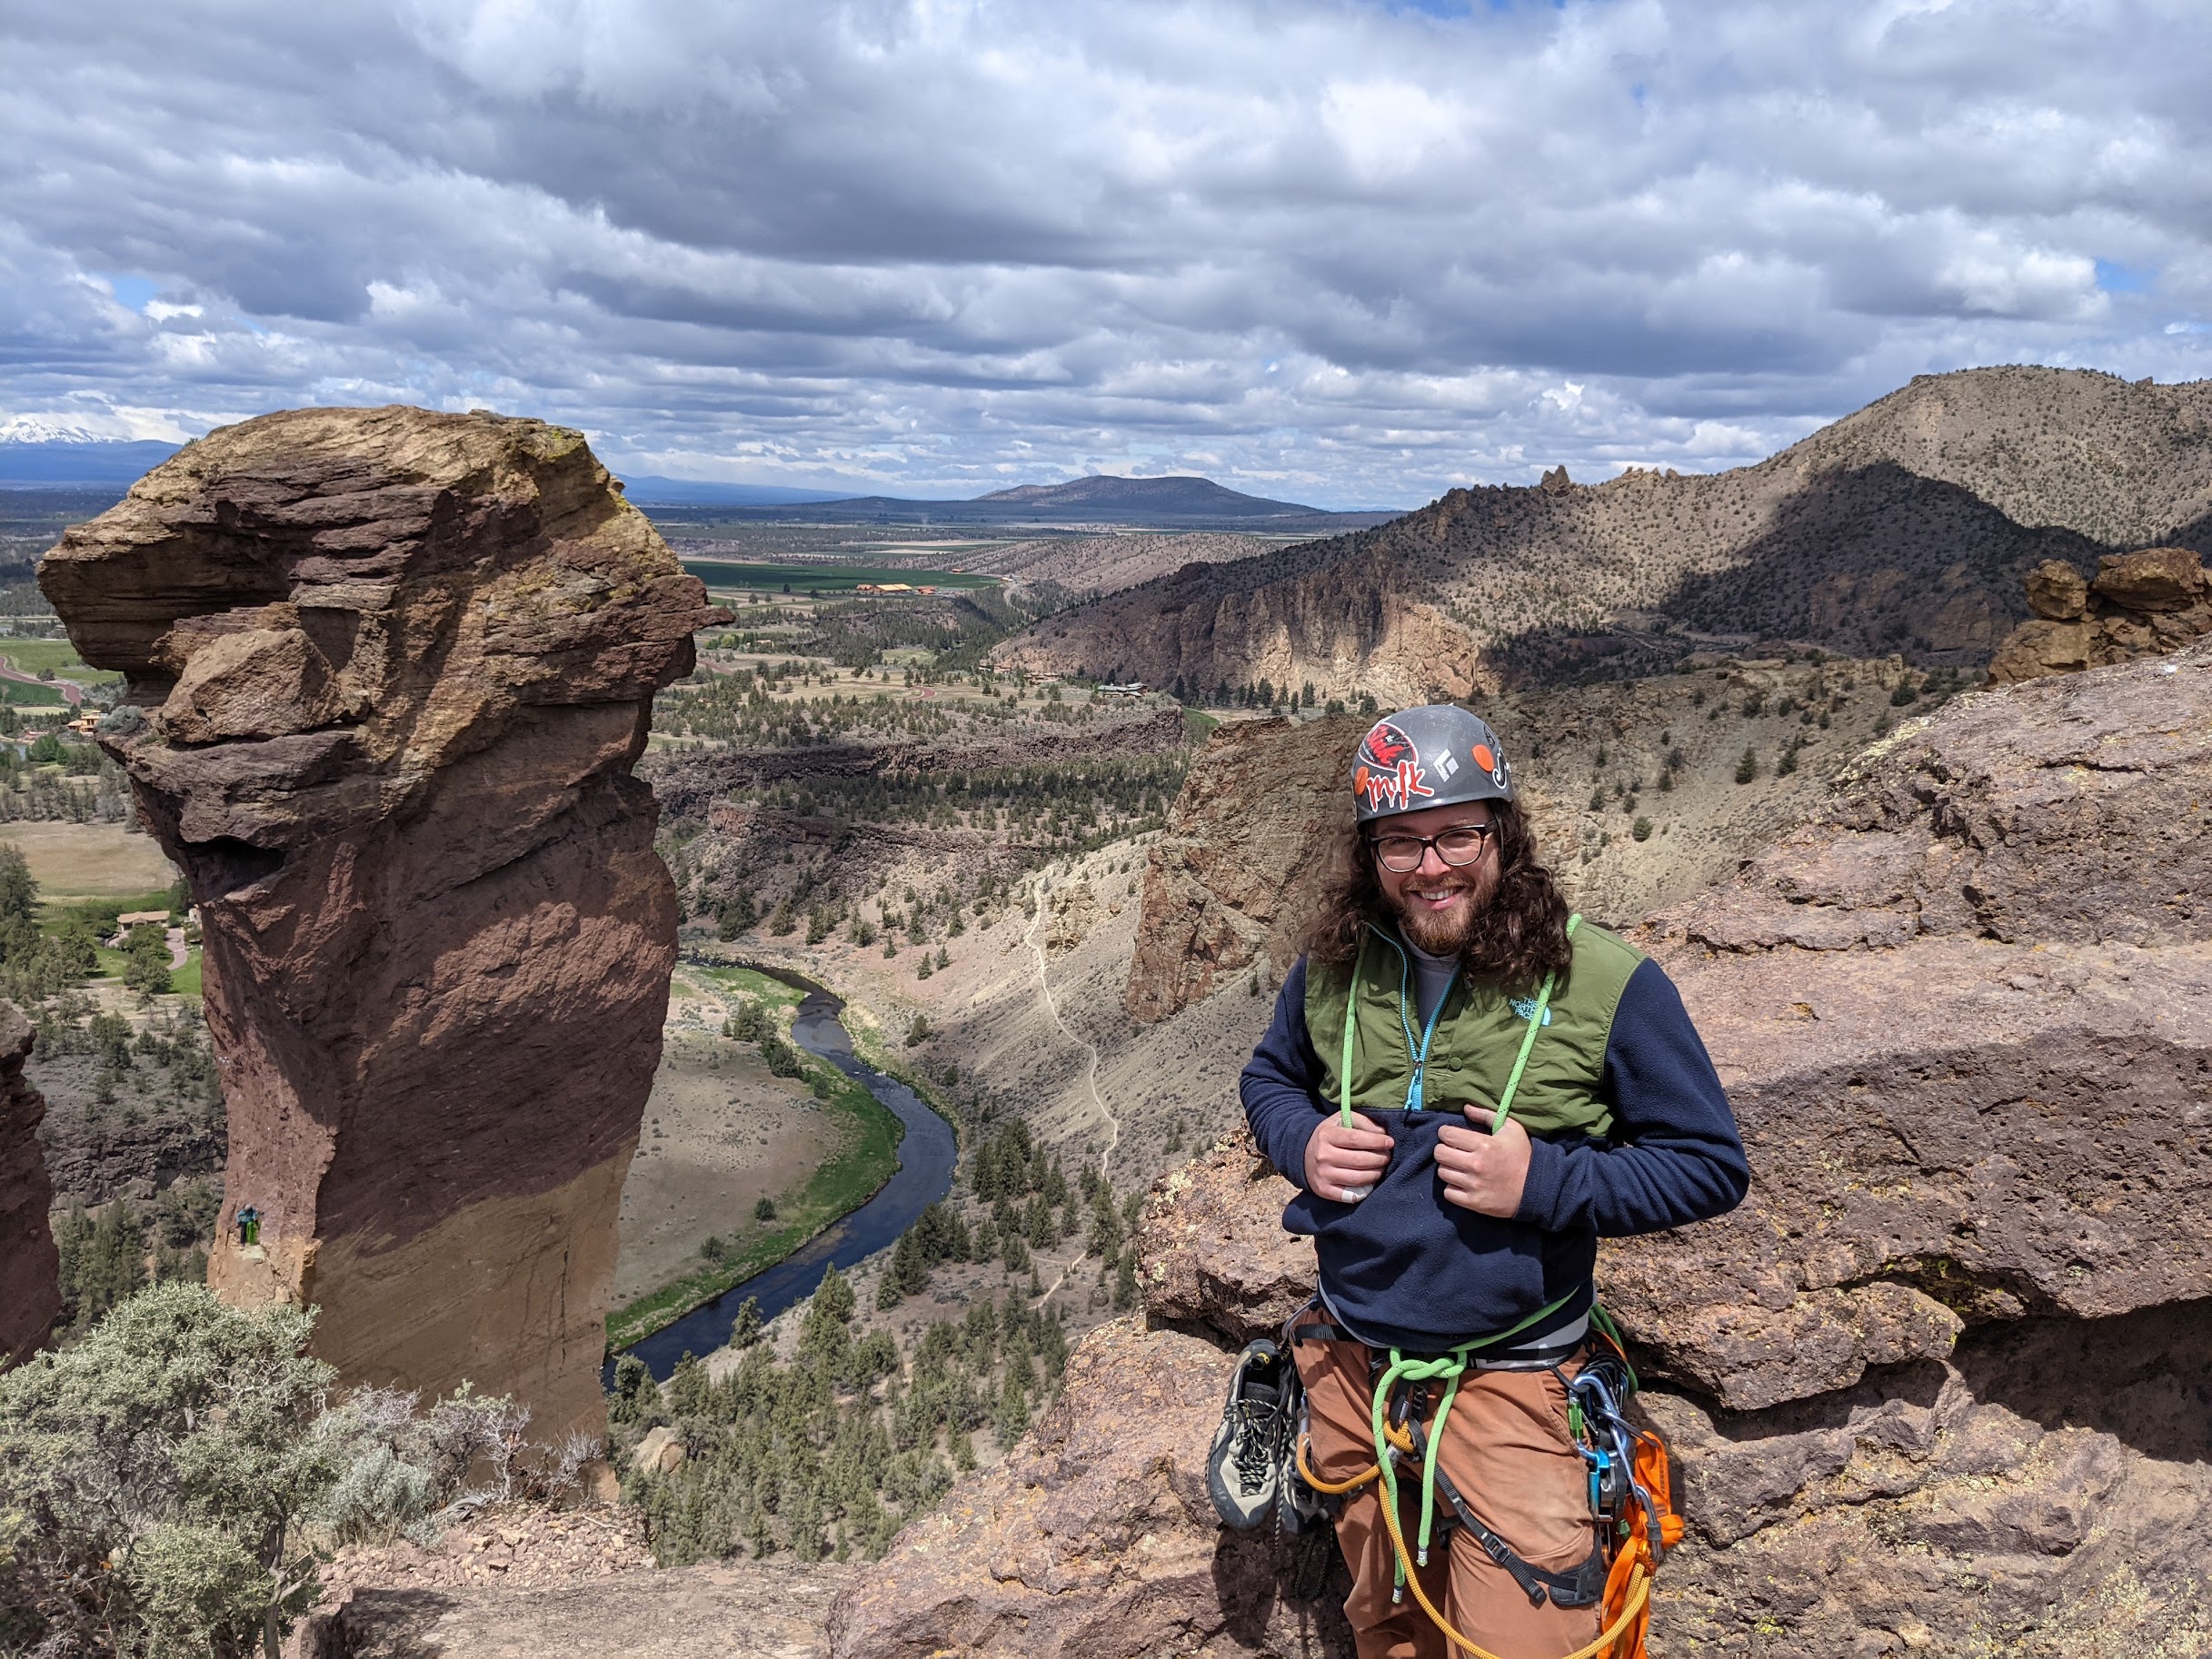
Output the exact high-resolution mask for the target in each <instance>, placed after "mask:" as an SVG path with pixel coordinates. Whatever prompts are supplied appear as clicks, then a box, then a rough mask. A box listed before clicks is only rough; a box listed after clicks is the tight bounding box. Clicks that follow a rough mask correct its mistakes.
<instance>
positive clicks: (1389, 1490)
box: [1369, 1290, 1577, 1588]
mask: <svg viewBox="0 0 2212 1659" xmlns="http://www.w3.org/2000/svg"><path fill="white" fill-rule="evenodd" d="M1576 1294H1577V1293H1576V1292H1574V1291H1571V1290H1570V1291H1569V1292H1568V1293H1567V1294H1566V1295H1565V1296H1561V1297H1560V1298H1559V1300H1558V1301H1556V1302H1554V1303H1552V1304H1551V1305H1550V1306H1549V1307H1539V1308H1538V1309H1537V1310H1536V1311H1535V1312H1534V1313H1532V1314H1530V1315H1529V1316H1528V1317H1527V1318H1526V1319H1523V1320H1521V1321H1520V1324H1518V1325H1513V1326H1508V1327H1507V1328H1506V1329H1504V1330H1502V1331H1493V1332H1492V1333H1491V1334H1490V1336H1481V1337H1478V1338H1476V1340H1474V1341H1473V1342H1463V1343H1461V1344H1460V1346H1458V1347H1456V1348H1454V1349H1452V1350H1451V1351H1450V1353H1449V1354H1440V1355H1439V1356H1437V1357H1436V1358H1434V1359H1408V1358H1407V1357H1406V1356H1404V1355H1403V1354H1401V1353H1400V1352H1399V1351H1398V1350H1397V1349H1396V1348H1392V1349H1391V1350H1390V1365H1389V1366H1386V1367H1385V1368H1384V1370H1383V1373H1382V1375H1381V1376H1380V1377H1378V1378H1376V1379H1375V1393H1374V1397H1373V1398H1372V1399H1371V1400H1370V1402H1369V1406H1370V1413H1369V1418H1370V1425H1371V1426H1372V1427H1373V1429H1374V1431H1375V1464H1376V1466H1377V1467H1378V1468H1380V1470H1381V1472H1382V1489H1383V1490H1382V1501H1383V1502H1384V1503H1386V1504H1390V1505H1396V1504H1397V1502H1398V1475H1397V1472H1396V1470H1395V1468H1394V1467H1393V1466H1392V1462H1391V1456H1392V1453H1393V1451H1394V1448H1393V1447H1392V1446H1391V1445H1390V1435H1388V1434H1387V1433H1386V1432H1385V1420H1386V1419H1387V1417H1388V1416H1389V1414H1390V1394H1391V1391H1392V1390H1393V1389H1395V1388H1396V1387H1397V1386H1398V1385H1399V1384H1400V1383H1427V1382H1434V1381H1438V1380H1442V1381H1443V1382H1444V1384H1445V1388H1444V1397H1443V1398H1442V1399H1441V1400H1440V1401H1439V1402H1438V1403H1437V1408H1436V1421H1435V1422H1434V1423H1433V1424H1431V1425H1430V1428H1429V1451H1428V1455H1426V1456H1424V1457H1423V1458H1422V1459H1421V1508H1420V1555H1419V1556H1418V1558H1417V1559H1416V1562H1415V1565H1418V1566H1424V1567H1425V1566H1427V1565H1429V1539H1430V1534H1431V1533H1432V1531H1433V1530H1434V1527H1435V1523H1436V1471H1437V1465H1438V1464H1439V1463H1440V1461H1441V1460H1442V1458H1443V1455H1444V1425H1445V1424H1446V1422H1448V1421H1449V1420H1450V1416H1451V1403H1452V1401H1453V1400H1455V1399H1456V1398H1458V1397H1459V1393H1460V1377H1461V1376H1465V1375H1466V1373H1467V1361H1468V1358H1469V1356H1470V1355H1474V1354H1479V1353H1480V1352H1481V1351H1482V1350H1483V1349H1484V1348H1490V1347H1495V1346H1498V1344H1500V1343H1501V1342H1503V1341H1505V1340H1506V1338H1507V1337H1509V1336H1520V1333H1521V1332H1523V1331H1525V1330H1527V1329H1528V1328H1529V1326H1531V1325H1534V1324H1535V1323H1537V1321H1538V1320H1539V1319H1549V1317H1551V1316H1552V1315H1553V1314H1556V1313H1558V1312H1559V1309H1560V1308H1562V1307H1564V1306H1567V1304H1568V1303H1569V1302H1571V1301H1573V1300H1574V1299H1575V1296H1576ZM1405 1582H1406V1564H1405V1563H1404V1562H1402V1561H1400V1562H1399V1563H1398V1565H1397V1569H1396V1577H1395V1579H1394V1580H1393V1588H1397V1587H1402V1586H1403V1585H1404V1584H1405Z"/></svg>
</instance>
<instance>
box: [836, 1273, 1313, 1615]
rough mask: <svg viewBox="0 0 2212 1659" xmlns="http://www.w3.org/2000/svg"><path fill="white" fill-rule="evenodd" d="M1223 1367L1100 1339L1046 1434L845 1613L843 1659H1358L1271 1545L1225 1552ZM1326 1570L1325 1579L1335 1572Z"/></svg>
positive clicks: (1141, 1340)
mask: <svg viewBox="0 0 2212 1659" xmlns="http://www.w3.org/2000/svg"><path fill="white" fill-rule="evenodd" d="M1229 1364H1230V1361H1229V1357H1228V1356H1225V1355H1224V1354H1223V1353H1222V1352H1221V1350H1220V1349H1219V1348H1218V1347H1217V1346H1215V1345H1214V1344H1213V1343H1211V1342H1210V1341H1207V1340H1206V1339H1205V1338H1203V1337H1202V1336H1191V1335H1186V1334H1184V1333H1181V1332H1178V1331H1173V1330H1169V1329H1164V1328H1155V1327H1151V1326H1148V1325H1147V1323H1146V1322H1145V1321H1144V1320H1143V1319H1141V1318H1137V1317H1131V1318H1125V1319H1117V1320H1115V1321H1113V1322H1112V1323H1111V1324H1108V1325H1102V1326H1099V1327H1098V1329H1097V1330H1095V1331H1093V1332H1092V1333H1091V1335H1090V1336H1088V1337H1086V1338H1085V1339H1084V1340H1083V1342H1082V1344H1081V1346H1079V1347H1078V1348H1077V1349H1076V1351H1075V1353H1074V1354H1073V1355H1072V1356H1071V1357H1070V1359H1069V1362H1068V1371H1067V1377H1066V1385H1065V1392H1064V1393H1063V1394H1062V1395H1061V1397H1060V1399H1059V1400H1058V1401H1056V1402H1055V1403H1054V1404H1053V1405H1052V1406H1051V1408H1050V1409H1049V1410H1047V1411H1046V1412H1045V1414H1044V1415H1043V1416H1041V1418H1040V1419H1039V1420H1038V1423H1037V1426H1036V1428H1035V1429H1034V1430H1033V1431H1032V1432H1031V1434H1030V1435H1027V1436H1026V1437H1025V1438H1024V1439H1023V1440H1022V1441H1021V1443H1020V1444H1019V1445H1016V1446H1015V1448H1014V1449H1013V1451H1012V1452H1011V1453H1010V1454H1009V1455H1008V1456H1007V1457H1006V1458H1005V1459H1004V1460H1003V1461H1002V1462H1001V1463H1000V1464H999V1465H998V1466H997V1467H995V1468H993V1469H991V1471H990V1472H989V1473H987V1474H985V1475H979V1476H976V1477H974V1478H972V1479H971V1480H969V1481H967V1482H966V1483H964V1484H962V1485H960V1486H956V1487H955V1488H954V1489H953V1491H952V1495H950V1496H948V1497H947V1498H945V1499H944V1501H943V1502H942V1503H941V1504H940V1505H938V1506H937V1507H936V1508H935V1509H934V1510H932V1512H931V1513H930V1514H929V1515H925V1516H923V1517H922V1519H921V1520H919V1521H917V1522H916V1523H915V1524H914V1525H912V1526H910V1527H908V1528H907V1529H906V1531H905V1532H904V1533H902V1534H901V1535H900V1538H899V1542H898V1544H897V1545H896V1546H895V1548H894V1549H893V1551H892V1555H891V1556H890V1557H889V1558H888V1559H887V1560H886V1561H885V1562H884V1563H883V1564H882V1567H880V1568H879V1569H878V1570H877V1571H876V1572H875V1573H872V1574H871V1575H868V1576H867V1577H866V1578H864V1579H862V1581H861V1582H860V1583H859V1584H855V1585H854V1586H853V1587H852V1589H851V1590H849V1591H847V1592H846V1593H845V1594H843V1595H842V1596H841V1597H839V1599H838V1601H837V1604H836V1605H835V1606H834V1607H833V1608H832V1611H831V1614H830V1644H831V1652H832V1654H837V1655H839V1656H840V1659H858V1656H859V1655H862V1654H865V1655H867V1656H868V1659H935V1656H937V1655H945V1654H1005V1655H1008V1656H1009V1659H1012V1656H1014V1655H1019V1656H1020V1659H1079V1656H1081V1655H1089V1654H1114V1655H1117V1656H1126V1659H1137V1656H1138V1655H1140V1654H1229V1653H1266V1654H1298V1655H1311V1656H1312V1659H1322V1656H1323V1655H1328V1656H1330V1659H1339V1656H1341V1659H1349V1655H1350V1651H1351V1649H1350V1642H1349V1641H1348V1640H1347V1639H1346V1638H1347V1636H1348V1634H1349V1633H1348V1632H1347V1630H1346V1628H1345V1625H1344V1621H1343V1617H1342V1615H1341V1614H1340V1613H1339V1612H1338V1611H1337V1609H1336V1605H1335V1601H1334V1600H1331V1599H1330V1597H1329V1596H1327V1595H1325V1594H1324V1595H1321V1596H1319V1597H1316V1598H1314V1599H1309V1600H1300V1598H1299V1597H1298V1595H1297V1594H1293V1591H1294V1590H1296V1589H1297V1588H1299V1587H1300V1586H1297V1585H1294V1584H1288V1585H1287V1584H1284V1583H1283V1582H1281V1581H1280V1580H1279V1578H1278V1575H1277V1571H1276V1562H1277V1558H1278V1555H1279V1551H1278V1548H1277V1546H1276V1545H1274V1544H1273V1542H1272V1541H1271V1540H1270V1537H1269V1536H1268V1535H1264V1534H1262V1535H1258V1536H1247V1537H1239V1536H1236V1535H1229V1534H1225V1533H1223V1531H1222V1529H1221V1525H1220V1523H1219V1522H1218V1521H1217V1520H1216V1519H1215V1518H1214V1512H1213V1503H1212V1500H1211V1498H1209V1497H1208V1496H1207V1495H1206V1465H1205V1455H1206V1444H1207V1442H1208V1440H1209V1439H1210V1438H1211V1435H1212V1434H1213V1428H1214V1425H1215V1424H1216V1423H1217V1422H1219V1421H1220V1418H1221V1389H1222V1386H1223V1385H1224V1383H1225V1382H1226V1380H1227V1377H1228V1371H1229ZM1101 1407H1104V1408H1105V1409H1102V1410H1101ZM1301 1565H1304V1564H1301ZM1314 1565H1318V1566H1320V1568H1321V1570H1322V1572H1323V1573H1326V1570H1327V1565H1328V1562H1327V1558H1326V1557H1322V1558H1321V1559H1320V1561H1318V1562H1317V1563H1315V1564H1314ZM1341 1570H1342V1569H1341V1568H1338V1569H1337V1572H1338V1573H1339V1574H1340V1573H1341ZM1317 1576H1319V1575H1317ZM1321 1587H1322V1586H1321V1584H1320V1583H1316V1584H1313V1585H1311V1586H1309V1587H1307V1594H1308V1595H1309V1596H1311V1595H1312V1592H1313V1591H1314V1590H1317V1589H1320V1588H1321ZM1342 1595H1343V1586H1342V1585H1338V1586H1336V1591H1335V1599H1336V1600H1340V1599H1341V1597H1342Z"/></svg>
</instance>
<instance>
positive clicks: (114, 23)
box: [0, 0, 2212, 506]
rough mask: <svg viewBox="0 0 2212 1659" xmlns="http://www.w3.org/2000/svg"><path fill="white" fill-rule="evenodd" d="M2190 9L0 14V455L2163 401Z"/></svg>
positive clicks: (908, 442)
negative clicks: (2118, 389)
mask: <svg viewBox="0 0 2212 1659" xmlns="http://www.w3.org/2000/svg"><path fill="white" fill-rule="evenodd" d="M2207 63H2212V6H2207V5H2204V4H2202V0H2168V3H2167V4H2149V3H2140V4H2131V3H2128V0H1956V3H1953V4H1942V3H1940V0H1936V3H1928V4H1906V3H1903V0H1849V3H1846V4H1828V3H1825V0H1770V3H1768V4H1759V3H1755V0H1746V3H1742V4H1732V3H1726V0H1698V3H1696V4H1691V3H1689V0H1617V3H1602V0H1601V3H1595V4H1586V3H1584V0H1568V3H1566V4H1563V5H1550V4H1519V3H1518V0H1516V3H1511V4H1508V3H1505V0H1494V3H1493V0H1477V3H1476V4H1475V5H1472V6H1471V7H1470V5H1466V4H1463V3H1458V4H1455V3H1449V0H1431V3H1430V4H1426V5H1412V4H1390V3H1387V0H1253V3H1250V4H1236V3H1231V0H1185V3H1175V0H1159V3H1155V0H1099V3H1097V4H1091V3H1090V0H1033V3H1031V0H846V3H842V4H840V3H835V0H805V3H793V0H774V3H770V4H754V3H752V0H719V3H717V0H412V3H410V0H383V3H381V4H366V3H360V4H356V3H354V0H314V4H311V5H300V4H297V3H296V0H158V3H155V0H0V143H5V146H6V155H7V161H6V164H5V166H0V418H5V417H9V416H15V417H22V416H39V417H43V418H45V419H48V420H52V421H55V422H61V423H64V424H68V425H74V426H79V427H84V428H87V429H90V430H94V431H98V432H110V433H114V434H115V435H129V436H140V437H151V436H167V437H183V436H185V435H189V434H194V433H197V432H203V431H204V430H206V428H207V427H208V426H210V425H212V424H216V423H219V422H224V421H227V420H234V419H236V418H238V417H240V416H243V415H247V414H252V413H255V412H261V411H264V410H268V409H274V408H281V407H284V406H287V405H293V404H298V403H305V402H391V401H404V402H418V403H426V404H432V405H436V406H442V407H447V408H453V409H466V408H472V407H476V406H489V407H494V408H498V409H501V410H505V411H511V412H523V413H530V414H536V415H542V416H544V417H547V418H549V419H553V420H557V421H561V422H567V423H571V424H573V425H577V426H581V427H583V428H584V429H585V430H586V431H587V432H590V433H591V434H592V436H593V442H594V443H595V444H596V445H597V447H598V448H599V449H600V451H601V452H602V453H603V455H604V456H605V457H606V458H607V459H609V460H610V461H611V462H613V463H614V464H616V465H617V466H618V467H621V468H623V469H625V470H628V471H631V472H665V473H672V474H676V475H680V476H686V477H697V478H722V479H730V480H737V481H742V482H754V483H786V484H802V485H813V484H822V483H827V484H831V485H833V486H842V485H845V484H847V483H855V484H860V483H864V484H866V485H868V486H869V487H882V488H887V489H892V490H896V491H902V492H916V493H971V492H975V491H977V490H980V489H985V488H997V487H1001V486H1002V485H1004V484H1007V483H1015V482H1049V481H1051V480H1056V479H1059V478H1063V477H1070V476H1074V475H1077V474H1080V473H1083V472H1140V473H1151V472H1206V473H1209V474H1211V475H1212V476H1214V477H1217V478H1220V479H1222V480H1223V481H1225V482H1231V483H1234V484H1237V485H1239V486H1241V487H1242V488H1246V489H1250V490H1254V491H1257V492H1262V493H1268V494H1275V495H1284V496H1290V497H1292V498H1295V499H1301V500H1307V501H1312V502H1320V503H1323V504H1328V505H1344V506H1350V505H1358V504H1393V505H1395V504H1410V503H1414V502H1421V501H1425V500H1427V499H1429V498H1430V497H1431V496H1433V495H1435V494H1436V493H1437V492H1439V491H1440V490H1441V489H1444V488H1446V487H1448V486H1450V484H1453V483H1456V482H1474V481H1490V482H1528V481H1530V480H1532V479H1533V478H1534V477H1535V475H1536V474H1537V472H1539V471H1540V470H1541V469H1542V468H1543V467H1545V466H1548V465H1549V464H1551V463H1552V462H1559V461H1564V462H1566V463H1567V464H1568V465H1569V468H1570V470H1571V471H1572V472H1574V473H1575V475H1576V476H1578V477H1583V478H1590V477H1598V476H1603V475H1606V474H1609V473H1610V472H1615V471H1617V470H1619V467H1620V466H1622V465H1625V464H1629V463H1644V464H1659V465H1669V466H1679V467H1681V468H1684V469H1685V470H1688V469H1709V468H1716V467H1721V466H1728V465H1732V464H1735V463H1737V462H1741V461H1745V460H1749V459H1756V458H1757V457H1759V456H1760V455H1763V454H1765V453H1768V452H1770V451H1771V450H1773V449H1775V448H1778V447H1779V446H1780V445H1781V444H1783V443H1786V442H1789V441H1791V440H1792V439H1794V438H1797V437H1798V436H1801V435H1802V434H1803V433H1804V432H1808V431H1809V430H1811V429H1812V428H1813V427H1815V426H1817V425H1818V424H1820V423H1821V422H1824V421H1826V420H1828V419H1832V418H1834V417H1835V416H1836V415H1838V414H1841V413H1844V412H1848V411H1849V410H1851V409H1853V408H1855V407H1857V406H1858V405H1859V404H1861V403H1864V402H1868V401H1869V400H1870V399H1872V398H1874V397H1876V396H1878V395H1880V394H1881V393H1882V392H1887V391H1889V390H1891V389H1893V388H1894V387H1896V386H1898V385H1899V384H1901V383H1903V382H1905V381H1906V380H1907V379H1908V378H1909V377H1910V376H1912V375H1913V374H1915V373H1921V372H1924V371H1930V370H1942V369H1950V368H1958V367H1962V366H1966V365H1969V364H1974V363H1995V362H2040V363H2066V364H2078V365H2086V366H2091V367H2097V368H2104V369H2109V370H2112V371H2115V372H2117V373H2121V374H2125V375H2127V376H2128V377H2130V378H2137V377H2140V376H2142V375H2146V374H2149V375H2156V376H2157V377H2158V378H2160V379H2162V380H2170V379H2194V378H2198V377H2202V376H2204V375H2207V373H2212V246H2208V245H2207V244H2208V243H2212V97H2208V96H2207V93H2206V89H2205V86H2206V84H2205V68H2206V65H2207Z"/></svg>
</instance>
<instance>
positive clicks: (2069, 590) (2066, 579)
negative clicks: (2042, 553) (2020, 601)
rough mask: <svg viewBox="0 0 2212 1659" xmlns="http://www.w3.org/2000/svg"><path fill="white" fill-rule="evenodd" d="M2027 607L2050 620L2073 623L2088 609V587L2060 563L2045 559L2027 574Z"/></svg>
mask: <svg viewBox="0 0 2212 1659" xmlns="http://www.w3.org/2000/svg"><path fill="white" fill-rule="evenodd" d="M2088 608H2089V584H2088V582H2087V581H2085V580H2084V579H2083V577H2082V574H2081V572H2080V571H2077V570H2076V569H2075V568H2074V567H2073V566H2072V565H2070V564H2068V563H2067V562H2066V561H2064V560H2062V559H2046V560H2045V561H2043V562H2042V563H2041V564H2038V566H2036V568H2035V569H2034V570H2032V571H2028V609H2029V610H2030V611H2034V612H2035V613H2036V614H2037V615H2038V616H2040V617H2047V618H2048V619H2050V620H2051V621H2058V622H2072V621H2079V620H2080V619H2081V617H2082V616H2083V614H2084V613H2085V612H2087V610H2088Z"/></svg>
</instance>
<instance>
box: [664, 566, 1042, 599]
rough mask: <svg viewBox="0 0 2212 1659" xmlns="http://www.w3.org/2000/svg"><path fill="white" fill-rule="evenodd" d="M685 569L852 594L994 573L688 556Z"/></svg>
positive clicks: (978, 579) (740, 581) (953, 582)
mask: <svg viewBox="0 0 2212 1659" xmlns="http://www.w3.org/2000/svg"><path fill="white" fill-rule="evenodd" d="M683 568H684V569H685V570H687V571H690V572H691V573H692V575H694V576H696V577H698V578H699V580H700V581H703V582H705V583H706V584H707V586H708V587H710V588H723V589H738V590H742V591H750V592H769V593H780V592H782V591H784V590H785V589H789V590H790V591H792V593H794V594H797V593H807V592H821V593H850V592H852V590H853V589H854V588H855V587H856V586H858V585H859V584H860V583H862V582H863V581H866V582H874V583H878V584H881V583H883V582H889V581H902V582H905V583H906V584H907V585H908V586H910V587H916V588H919V587H925V586H926V587H932V588H940V589H942V588H961V589H968V588H988V587H992V586H995V585H996V583H997V581H998V578H997V577H995V576H983V575H979V574H977V573H976V572H975V571H915V570H899V569H893V568H891V567H888V566H883V565H872V564H744V563H740V562H738V561H735V560H721V559H686V560H685V561H683Z"/></svg>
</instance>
